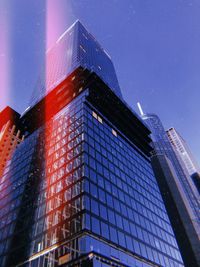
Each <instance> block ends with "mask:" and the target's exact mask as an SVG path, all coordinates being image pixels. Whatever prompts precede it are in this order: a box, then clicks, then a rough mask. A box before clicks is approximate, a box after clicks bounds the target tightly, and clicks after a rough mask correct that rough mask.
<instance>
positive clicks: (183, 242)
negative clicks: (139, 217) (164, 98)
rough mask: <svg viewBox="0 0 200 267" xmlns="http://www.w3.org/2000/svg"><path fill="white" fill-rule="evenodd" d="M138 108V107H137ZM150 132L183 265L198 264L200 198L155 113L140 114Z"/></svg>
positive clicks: (153, 160)
mask: <svg viewBox="0 0 200 267" xmlns="http://www.w3.org/2000/svg"><path fill="white" fill-rule="evenodd" d="M140 110H141V108H140ZM141 118H142V119H143V120H144V122H145V123H146V125H147V126H148V128H149V129H150V131H151V138H152V146H153V148H154V150H153V152H152V158H151V161H152V166H153V169H154V172H155V175H156V177H157V181H158V184H159V187H160V190H161V192H162V196H163V199H164V201H165V205H166V207H167V210H168V214H169V217H170V220H171V222H172V225H173V228H174V231H175V235H176V238H177V241H178V244H179V247H180V251H181V254H182V257H183V260H184V263H185V266H187V267H190V266H194V267H196V266H197V267H198V266H200V251H199V247H200V212H199V211H200V199H199V194H198V192H197V188H196V187H195V185H194V183H193V181H192V179H191V177H190V175H189V174H188V172H187V171H185V169H184V166H183V163H182V161H181V159H180V158H179V156H178V155H177V154H176V153H175V151H174V148H173V146H172V144H171V142H170V140H169V138H168V135H167V133H166V132H165V129H164V127H163V125H162V122H161V121H160V119H159V117H158V116H157V115H155V114H144V113H143V112H142V113H141Z"/></svg>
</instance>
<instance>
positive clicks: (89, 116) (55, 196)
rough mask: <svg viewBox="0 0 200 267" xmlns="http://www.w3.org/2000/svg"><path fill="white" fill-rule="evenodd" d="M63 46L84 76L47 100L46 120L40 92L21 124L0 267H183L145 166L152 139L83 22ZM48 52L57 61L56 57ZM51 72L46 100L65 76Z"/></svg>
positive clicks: (1, 220)
mask: <svg viewBox="0 0 200 267" xmlns="http://www.w3.org/2000/svg"><path fill="white" fill-rule="evenodd" d="M77 29H78V30H77ZM77 35H78V36H79V38H78V37H77ZM70 36H71V37H70ZM72 36H73V38H72ZM80 36H81V37H80ZM67 38H69V40H71V41H69V44H70V42H71V44H70V45H69V47H71V49H73V50H74V51H75V50H76V51H77V49H78V51H79V52H76V53H77V54H76V53H75V54H74V52H73V53H72V54H71V55H78V56H80V58H81V62H82V63H81V64H82V67H84V66H85V68H86V69H88V70H87V71H89V75H88V72H87V73H86V71H85V70H83V71H82V72H81V74H80V75H81V76H79V74H77V73H80V72H77V73H76V75H74V74H73V75H71V76H72V77H71V76H69V78H68V82H67V83H66V84H67V85H66V88H67V86H68V89H70V88H71V89H73V90H71V91H72V92H71V95H70V90H68V91H67V89H66V88H65V87H64V86H63V87H62V88H61V89H59V88H54V89H53V91H54V94H53V95H51V98H49V99H48V96H49V94H48V96H46V97H45V100H46V99H48V100H47V103H49V104H50V105H51V106H54V105H55V106H56V108H57V109H53V110H51V116H50V115H49V113H50V109H48V108H47V107H45V106H42V105H40V103H37V102H38V101H39V100H40V99H41V97H43V96H44V95H45V94H46V93H44V92H43V91H41V88H42V87H40V86H38V91H37V93H36V98H35V97H33V102H32V104H34V103H37V105H34V106H33V107H32V108H31V109H29V110H28V111H27V112H26V113H25V114H24V115H23V116H22V117H21V119H20V123H19V126H20V127H22V128H23V129H22V131H23V132H24V133H25V140H24V142H23V143H21V144H20V145H19V146H18V148H17V149H16V150H15V153H14V154H13V156H12V158H11V160H9V161H8V162H7V165H6V168H5V170H4V173H3V175H2V177H1V180H0V207H1V209H0V266H1V267H8V266H9V267H12V266H13V267H14V266H23V267H40V266H42V267H47V266H48V267H57V266H63V267H64V266H65V267H66V266H76V267H78V266H80V267H84V266H85V267H86V266H87V267H90V266H93V267H96V266H101V267H104V266H120V267H127V266H129V267H150V266H151V267H152V266H154V267H158V266H163V267H182V266H183V262H182V258H181V256H180V252H179V248H178V246H177V242H176V239H175V237H174V232H173V230H172V227H171V224H170V221H169V218H168V215H167V212H166V208H165V206H164V203H163V199H162V197H161V193H160V191H159V188H158V184H157V181H156V178H155V176H154V174H153V170H152V167H151V163H150V150H151V147H150V145H149V142H150V140H151V139H150V138H149V134H150V132H149V130H148V129H147V128H146V126H145V125H144V124H143V123H142V122H141V120H140V119H139V118H138V117H137V116H136V115H135V113H134V112H132V111H131V110H130V109H129V108H128V106H127V105H125V104H124V102H123V100H122V99H121V98H120V97H119V95H120V91H119V90H118V89H117V85H118V83H117V79H116V76H115V72H114V68H113V65H112V62H111V60H110V58H109V56H108V55H107V54H106V53H105V51H103V49H102V48H100V47H99V45H98V43H97V42H96V41H95V39H94V38H93V37H92V36H91V35H90V34H89V33H87V32H86V31H85V29H84V28H83V26H82V25H81V24H80V23H79V22H77V23H76V24H75V25H74V26H73V27H71V28H70V29H69V30H68V31H67V32H66V33H65V34H64V35H63V36H61V38H60V39H59V40H58V42H57V44H56V46H57V47H59V46H62V45H63V47H64V48H65V47H66V46H65V44H66V42H67V40H68V39H67ZM70 38H71V39H70ZM72 40H73V41H72ZM80 40H82V41H81V46H82V44H83V46H82V47H81V46H80ZM54 49H55V50H54ZM80 50H82V52H80ZM84 50H85V51H84ZM51 51H54V52H55V55H53V54H52V58H54V59H55V60H53V59H52V60H53V62H54V61H55V62H56V60H58V61H59V60H60V59H59V57H60V54H59V49H58V50H57V48H52V50H51ZM51 51H49V52H48V53H51ZM56 51H57V52H56ZM54 52H52V53H54ZM68 52H69V53H70V50H69V51H68ZM81 53H82V54H81ZM49 55H50V54H49ZM81 55H82V56H81ZM70 60H72V61H73V60H74V61H73V62H74V63H73V64H74V65H73V66H74V67H75V66H76V62H78V66H79V63H80V62H79V60H78V61H77V60H76V58H75V59H74V58H73V57H72V56H69V62H68V63H67V64H72V63H70V62H71V61H70ZM62 62H63V65H62V66H65V63H66V61H65V55H63V61H62ZM84 64H85V65H84ZM95 64H96V65H95ZM51 65H52V75H54V76H52V77H54V78H52V77H51V76H50V78H49V80H48V81H49V85H48V86H47V93H48V92H50V91H51V88H53V86H54V87H55V86H56V84H57V82H59V81H61V80H62V79H61V80H59V79H58V77H61V76H60V73H61V72H60V71H61V70H62V71H63V73H64V74H66V75H68V69H67V71H66V68H65V71H66V73H65V71H64V69H62V68H60V70H59V68H58V67H59V66H61V65H58V64H51ZM53 65H54V66H56V67H55V69H54V66H53ZM78 66H76V67H78ZM98 66H99V68H98ZM65 67H66V66H65ZM97 68H98V70H97ZM91 71H93V73H92V72H91ZM48 74H49V73H48ZM84 75H85V76H84ZM77 76H78V77H77ZM51 79H52V80H51ZM76 79H77V80H78V79H79V80H81V81H79V82H77V84H76V83H75V84H73V88H72V80H73V81H74V80H76ZM53 81H55V83H54V82H53ZM83 81H84V85H81V87H80V83H81V84H83V83H82V82H83ZM51 86H52V87H51ZM70 86H71V87H70ZM114 88H115V89H114ZM65 89H66V90H65ZM66 93H67V94H66ZM50 94H51V93H50ZM69 99H70V100H69ZM58 100H59V101H60V102H56V101H58ZM48 101H49V102H48ZM67 101H68V102H67ZM55 103H59V105H58V104H55ZM46 105H47V104H46ZM45 108H46V110H43V109H45ZM53 111H54V113H52V112H53ZM43 113H44V114H45V115H47V113H48V115H49V117H48V119H46V120H45V119H44V117H45V115H44V114H43ZM41 114H42V115H41ZM40 115H41V116H40ZM37 120H38V124H37V123H35V121H37Z"/></svg>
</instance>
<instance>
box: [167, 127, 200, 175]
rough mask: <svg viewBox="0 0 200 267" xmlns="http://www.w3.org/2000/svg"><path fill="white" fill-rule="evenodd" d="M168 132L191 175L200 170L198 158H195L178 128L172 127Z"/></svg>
mask: <svg viewBox="0 0 200 267" xmlns="http://www.w3.org/2000/svg"><path fill="white" fill-rule="evenodd" d="M166 132H167V135H168V137H169V140H170V142H171V144H172V146H173V148H174V150H175V151H176V152H177V153H178V154H179V156H180V158H181V160H182V161H183V164H184V166H185V168H186V169H187V171H188V173H189V175H192V174H193V173H195V172H199V171H200V169H199V167H198V164H197V162H196V160H195V159H194V156H193V155H192V152H191V150H190V149H189V147H188V145H187V143H186V141H185V140H184V139H183V138H182V137H181V135H180V134H179V133H178V132H177V130H176V129H175V128H170V129H168V130H167V131H166Z"/></svg>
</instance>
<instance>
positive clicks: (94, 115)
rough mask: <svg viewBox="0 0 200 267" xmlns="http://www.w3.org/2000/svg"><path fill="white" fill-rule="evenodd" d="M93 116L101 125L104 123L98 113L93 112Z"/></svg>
mask: <svg viewBox="0 0 200 267" xmlns="http://www.w3.org/2000/svg"><path fill="white" fill-rule="evenodd" d="M92 116H93V117H94V118H95V119H97V120H98V121H99V122H100V123H103V120H102V118H101V117H100V116H99V115H97V113H96V112H94V111H92Z"/></svg>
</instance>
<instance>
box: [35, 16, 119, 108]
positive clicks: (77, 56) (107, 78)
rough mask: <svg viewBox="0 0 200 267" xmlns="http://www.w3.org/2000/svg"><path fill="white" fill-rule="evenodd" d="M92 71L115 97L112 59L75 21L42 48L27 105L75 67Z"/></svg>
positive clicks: (114, 76)
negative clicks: (43, 55) (43, 53)
mask: <svg viewBox="0 0 200 267" xmlns="http://www.w3.org/2000/svg"><path fill="white" fill-rule="evenodd" d="M80 66H81V67H83V68H86V69H88V70H89V71H91V72H95V73H96V74H97V75H98V76H99V77H100V78H101V79H102V80H103V81H104V82H105V83H106V84H107V85H108V86H109V88H110V89H111V90H113V91H114V92H115V93H116V94H117V95H118V96H119V97H122V94H121V90H120V87H119V84H118V80H117V76H116V73H115V69H114V66H113V63H112V61H111V58H110V56H109V55H108V54H107V52H106V51H105V50H104V49H103V48H102V47H101V45H100V44H99V43H98V42H97V41H96V39H95V38H94V37H93V36H92V35H91V34H90V33H89V32H88V31H87V30H86V29H85V28H84V26H83V25H82V24H81V23H80V22H79V21H76V22H75V23H74V24H73V25H72V26H71V27H70V28H69V29H68V30H67V31H66V32H65V33H64V34H63V35H62V36H61V37H60V38H59V39H58V40H57V42H56V45H55V46H53V47H52V48H51V49H49V50H48V51H47V52H46V67H45V69H43V70H42V71H41V75H40V78H39V80H38V82H37V84H36V87H35V88H34V91H33V94H32V97H31V100H30V106H33V105H34V104H36V103H37V102H38V101H39V100H41V99H42V98H43V97H44V96H45V95H46V94H48V93H49V92H50V91H51V90H52V89H54V88H55V86H56V85H58V84H60V83H61V82H62V81H63V80H65V79H66V77H67V76H68V75H70V74H71V73H72V72H73V71H74V70H75V69H76V68H78V67H80Z"/></svg>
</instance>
